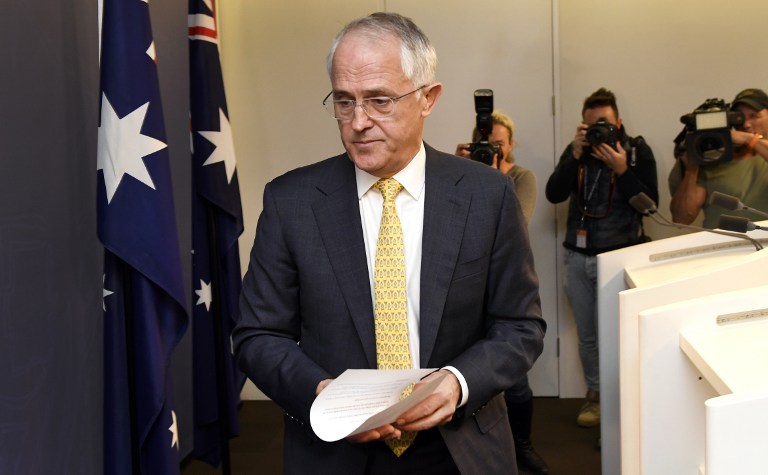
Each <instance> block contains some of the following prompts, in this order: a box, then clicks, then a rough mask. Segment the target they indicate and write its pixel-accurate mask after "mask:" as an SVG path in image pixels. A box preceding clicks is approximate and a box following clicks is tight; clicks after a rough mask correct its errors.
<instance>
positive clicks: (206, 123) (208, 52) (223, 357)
mask: <svg viewBox="0 0 768 475" xmlns="http://www.w3.org/2000/svg"><path fill="white" fill-rule="evenodd" d="M188 20H189V22H188V24H189V69H190V72H189V74H190V107H191V113H190V116H191V125H192V130H191V133H192V140H191V142H192V169H193V183H192V191H193V192H192V195H193V196H192V247H193V249H194V254H193V258H192V269H193V279H192V285H193V290H194V292H195V294H196V295H197V296H198V299H197V301H196V302H195V306H194V309H193V315H192V319H193V320H192V322H193V323H192V329H193V333H192V335H193V366H194V383H193V384H194V428H195V429H194V430H195V444H194V451H193V455H194V457H195V458H198V459H201V460H204V461H205V462H208V463H209V464H211V465H213V466H218V465H219V463H220V462H222V461H224V462H225V464H224V465H225V467H226V460H227V459H226V458H224V457H228V440H229V438H230V437H234V436H236V435H238V433H239V426H238V422H237V406H238V404H239V402H240V389H241V388H242V386H243V382H244V381H245V377H244V376H243V374H242V373H240V372H239V371H238V370H237V367H236V365H235V361H234V357H233V356H232V350H231V343H230V337H229V336H230V334H231V333H232V329H233V328H234V325H235V323H236V321H237V315H238V310H237V307H238V298H239V295H240V287H241V277H242V276H241V274H240V252H239V248H238V243H237V239H238V237H239V236H240V234H241V233H242V232H243V215H242V208H241V204H240V186H239V184H238V179H237V170H236V166H235V150H234V145H233V142H232V130H231V127H230V124H229V111H228V109H227V100H226V96H225V94H224V83H223V80H222V72H221V63H220V61H219V49H218V43H219V41H218V32H217V29H216V11H215V5H214V3H213V0H190V1H189V17H188Z"/></svg>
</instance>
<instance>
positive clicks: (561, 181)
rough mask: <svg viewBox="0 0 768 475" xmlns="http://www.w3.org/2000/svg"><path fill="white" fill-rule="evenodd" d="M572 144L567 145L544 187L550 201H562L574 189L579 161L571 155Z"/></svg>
mask: <svg viewBox="0 0 768 475" xmlns="http://www.w3.org/2000/svg"><path fill="white" fill-rule="evenodd" d="M572 150H573V145H568V147H567V148H566V149H565V151H564V152H563V154H562V155H561V156H560V161H559V162H558V163H557V166H556V167H555V170H554V171H553V172H552V175H550V176H549V179H548V180H547V186H546V188H545V189H544V191H545V194H546V196H547V200H548V201H549V202H550V203H562V202H563V201H565V200H567V199H568V197H569V196H571V193H572V192H573V190H575V189H576V182H577V179H578V177H577V174H578V169H579V162H578V160H577V159H576V158H575V157H574V156H573V152H572Z"/></svg>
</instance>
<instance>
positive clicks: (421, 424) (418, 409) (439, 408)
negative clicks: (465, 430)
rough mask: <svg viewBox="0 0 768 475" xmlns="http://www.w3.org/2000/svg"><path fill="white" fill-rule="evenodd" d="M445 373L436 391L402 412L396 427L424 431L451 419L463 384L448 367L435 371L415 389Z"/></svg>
mask: <svg viewBox="0 0 768 475" xmlns="http://www.w3.org/2000/svg"><path fill="white" fill-rule="evenodd" d="M442 375H445V378H444V379H443V381H442V382H441V383H440V384H439V385H438V386H437V388H435V390H434V392H433V393H432V394H430V395H429V396H428V397H427V398H426V399H424V400H423V401H421V402H420V403H419V404H418V405H416V406H414V407H412V408H411V409H409V410H408V411H406V412H404V413H402V414H400V416H399V417H398V418H397V421H395V423H394V427H396V428H398V429H400V430H404V431H414V432H416V431H422V430H427V429H431V428H433V427H437V426H442V425H445V424H447V423H449V422H450V421H451V419H452V418H453V414H454V413H455V412H456V406H458V404H459V401H460V400H461V385H459V380H458V379H456V376H455V375H454V374H453V373H451V372H450V371H448V370H447V369H441V370H439V371H435V372H434V373H432V374H430V375H429V376H427V377H425V378H424V379H423V380H421V381H419V383H418V384H416V385H415V386H414V388H413V389H414V391H415V390H416V389H418V388H419V387H420V386H422V385H424V384H427V383H429V382H430V381H432V380H433V379H435V378H439V377H440V376H442Z"/></svg>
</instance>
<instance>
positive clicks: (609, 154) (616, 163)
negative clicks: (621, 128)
mask: <svg viewBox="0 0 768 475" xmlns="http://www.w3.org/2000/svg"><path fill="white" fill-rule="evenodd" d="M592 156H593V157H595V158H597V159H598V160H600V161H601V162H603V163H605V164H606V165H608V166H609V167H610V168H611V170H613V171H614V172H615V173H616V174H617V175H619V176H621V175H623V174H624V172H625V171H627V168H628V166H627V152H626V151H625V150H624V148H623V147H622V146H621V142H616V149H615V150H614V148H613V147H611V146H610V145H608V144H606V143H601V144H599V145H596V146H594V147H592Z"/></svg>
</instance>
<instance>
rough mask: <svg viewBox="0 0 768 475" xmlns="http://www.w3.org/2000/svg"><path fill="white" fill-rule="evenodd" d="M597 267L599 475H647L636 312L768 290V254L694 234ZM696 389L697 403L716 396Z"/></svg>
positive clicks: (602, 258)
mask: <svg viewBox="0 0 768 475" xmlns="http://www.w3.org/2000/svg"><path fill="white" fill-rule="evenodd" d="M763 234H764V236H763V237H768V234H765V233H763ZM750 236H751V237H753V238H755V239H759V238H760V237H761V236H760V232H754V231H753V232H752V233H751V234H750ZM597 267H598V327H599V329H598V335H599V344H600V380H601V382H600V384H601V394H600V398H601V419H602V422H601V431H602V473H611V474H619V473H621V474H623V475H632V474H641V473H652V472H644V471H643V469H642V463H641V411H640V397H641V387H640V313H641V312H643V311H644V310H649V309H653V308H655V307H659V306H663V305H668V304H674V303H680V302H683V301H686V300H690V299H695V298H698V297H702V296H707V295H713V294H717V293H722V292H728V291H730V290H738V289H743V288H750V287H755V286H759V285H765V284H768V272H765V270H766V269H768V250H764V251H759V252H758V251H756V250H755V248H754V247H753V245H752V244H751V243H750V242H749V241H746V240H741V239H738V238H733V237H729V236H723V235H718V234H713V233H709V232H698V233H693V234H686V235H683V236H676V237H673V238H668V239H662V240H658V241H652V242H649V243H645V244H641V245H637V246H632V247H629V248H625V249H620V250H617V251H613V252H608V253H604V254H600V255H599V256H598V258H597ZM678 347H679V345H678ZM677 351H680V350H679V349H678V350H677ZM701 386H702V389H701V391H702V392H703V396H702V397H714V396H717V393H716V392H715V391H714V390H713V389H711V388H706V387H705V385H703V384H702V385H701ZM707 391H708V392H707ZM702 421H703V418H702ZM701 433H702V434H703V429H702V431H701ZM656 473H675V472H668V471H666V470H665V471H662V472H656ZM683 473H684V472H683ZM693 473H696V472H693Z"/></svg>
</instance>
